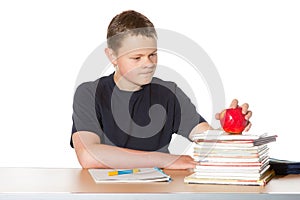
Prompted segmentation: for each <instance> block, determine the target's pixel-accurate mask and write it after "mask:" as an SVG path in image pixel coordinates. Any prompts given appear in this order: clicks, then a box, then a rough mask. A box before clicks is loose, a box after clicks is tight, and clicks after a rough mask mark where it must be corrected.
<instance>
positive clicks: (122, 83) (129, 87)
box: [113, 73, 142, 92]
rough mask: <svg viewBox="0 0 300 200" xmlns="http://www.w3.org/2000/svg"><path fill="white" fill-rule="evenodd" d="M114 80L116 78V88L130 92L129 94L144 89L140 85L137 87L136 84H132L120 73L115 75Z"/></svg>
mask: <svg viewBox="0 0 300 200" xmlns="http://www.w3.org/2000/svg"><path fill="white" fill-rule="evenodd" d="M113 78H114V82H115V84H116V86H117V87H118V88H119V89H120V90H123V91H128V92H135V91H138V90H140V89H141V88H142V87H141V86H139V85H135V84H134V83H131V82H130V81H128V80H127V79H126V78H125V77H123V76H121V75H119V74H118V73H115V74H114V77H113Z"/></svg>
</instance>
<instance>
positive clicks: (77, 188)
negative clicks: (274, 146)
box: [0, 168, 300, 200]
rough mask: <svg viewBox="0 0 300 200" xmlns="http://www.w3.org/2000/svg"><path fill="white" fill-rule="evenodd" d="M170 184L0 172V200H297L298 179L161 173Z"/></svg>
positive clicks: (81, 172) (59, 172) (53, 172)
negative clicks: (246, 180)
mask: <svg viewBox="0 0 300 200" xmlns="http://www.w3.org/2000/svg"><path fill="white" fill-rule="evenodd" d="M165 172H166V173H168V174H169V175H171V177H172V179H173V181H172V182H170V183H142V184H134V183H128V184H122V183H109V184H107V183H106V184H96V183H95V182H94V181H93V179H92V177H91V176H90V175H89V173H88V171H87V170H85V169H55V168H54V169H48V168H0V199H72V200H76V199H89V200H93V199H122V200H126V199H151V200H156V199H168V200H169V199H180V200H188V199H197V200H200V199H214V200H218V199H222V200H224V199H239V200H240V199H249V200H254V199H278V200H279V199H285V200H289V199H297V200H299V199H300V175H288V176H284V177H275V178H273V179H272V180H271V181H270V182H269V183H268V184H267V185H266V186H264V187H263V186H234V185H201V184H185V183H184V182H183V178H184V177H185V176H186V175H188V174H190V173H191V172H188V171H186V170H165Z"/></svg>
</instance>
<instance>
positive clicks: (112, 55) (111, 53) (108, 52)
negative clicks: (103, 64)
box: [104, 48, 117, 66]
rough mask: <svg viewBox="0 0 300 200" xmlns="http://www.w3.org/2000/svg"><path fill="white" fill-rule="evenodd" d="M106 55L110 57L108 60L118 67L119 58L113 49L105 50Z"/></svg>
mask: <svg viewBox="0 0 300 200" xmlns="http://www.w3.org/2000/svg"><path fill="white" fill-rule="evenodd" d="M104 51H105V54H106V56H107V57H108V59H109V60H110V62H111V63H112V64H113V65H114V66H116V65H117V57H116V54H115V52H114V51H113V50H112V49H111V48H105V50H104Z"/></svg>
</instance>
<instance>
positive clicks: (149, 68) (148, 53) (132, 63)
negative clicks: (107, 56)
mask: <svg viewBox="0 0 300 200" xmlns="http://www.w3.org/2000/svg"><path fill="white" fill-rule="evenodd" d="M117 54H118V55H116V56H117V59H116V60H115V63H114V64H115V65H117V67H116V71H115V81H116V83H117V85H118V87H120V89H122V90H129V91H135V90H139V89H140V88H141V86H142V85H145V84H148V83H150V82H151V80H152V77H153V75H154V72H155V69H156V64H157V43H156V39H155V38H150V37H145V36H141V35H138V36H127V37H125V38H124V39H123V41H122V46H121V47H120V48H119V49H118V52H117Z"/></svg>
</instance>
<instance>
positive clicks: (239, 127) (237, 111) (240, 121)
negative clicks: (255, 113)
mask: <svg viewBox="0 0 300 200" xmlns="http://www.w3.org/2000/svg"><path fill="white" fill-rule="evenodd" d="M220 122H221V126H222V128H223V130H224V131H226V132H228V133H235V134H240V133H242V132H243V130H244V129H245V127H246V126H247V124H248V121H247V120H246V119H245V114H243V113H242V108H241V107H237V108H228V109H226V110H223V111H222V112H221V114H220Z"/></svg>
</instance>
